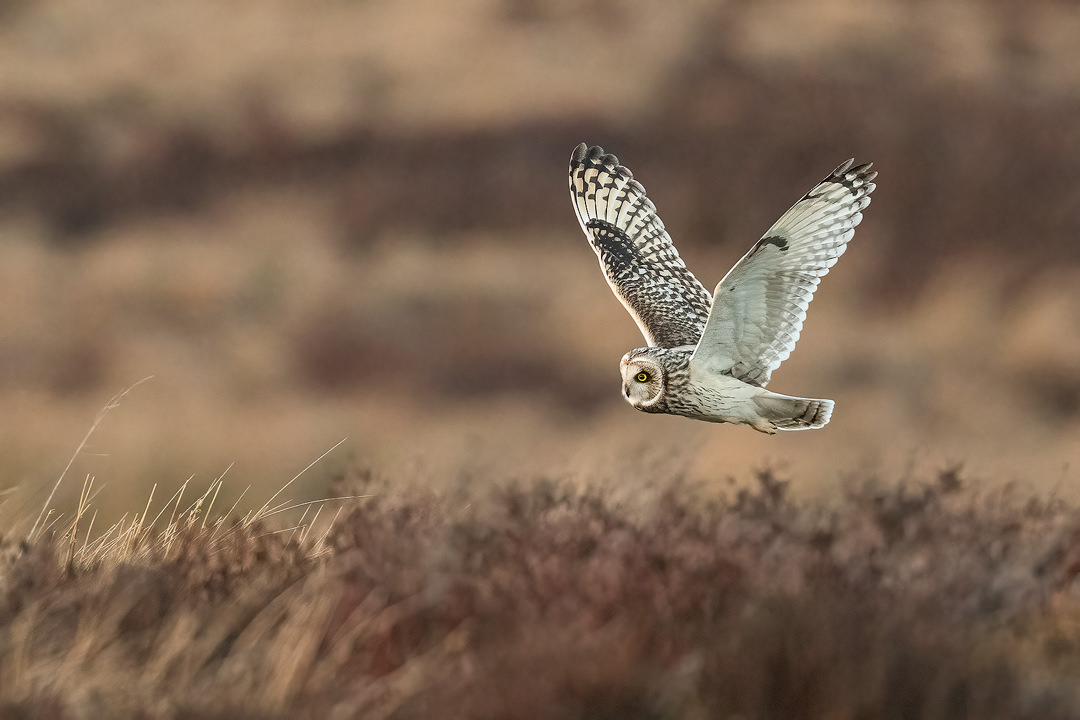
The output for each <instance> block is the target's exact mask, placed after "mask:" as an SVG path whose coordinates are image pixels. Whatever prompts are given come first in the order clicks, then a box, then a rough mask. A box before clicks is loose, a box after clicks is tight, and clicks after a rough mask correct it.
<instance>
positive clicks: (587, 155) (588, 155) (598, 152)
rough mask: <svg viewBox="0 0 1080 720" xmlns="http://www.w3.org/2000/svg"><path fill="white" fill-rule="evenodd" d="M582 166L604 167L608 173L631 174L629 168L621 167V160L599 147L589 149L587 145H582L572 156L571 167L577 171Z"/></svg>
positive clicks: (594, 146) (575, 149)
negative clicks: (620, 172)
mask: <svg viewBox="0 0 1080 720" xmlns="http://www.w3.org/2000/svg"><path fill="white" fill-rule="evenodd" d="M581 165H591V166H593V167H603V168H604V169H605V170H607V171H608V172H616V171H622V172H626V173H629V170H628V169H627V168H624V167H622V166H621V165H619V158H617V157H616V156H614V155H612V154H611V153H607V152H604V148H602V147H600V146H599V145H593V146H592V147H588V146H586V145H585V143H581V144H580V145H578V146H577V147H576V148H574V152H573V154H571V155H570V167H571V168H574V169H576V168H577V167H579V166H581Z"/></svg>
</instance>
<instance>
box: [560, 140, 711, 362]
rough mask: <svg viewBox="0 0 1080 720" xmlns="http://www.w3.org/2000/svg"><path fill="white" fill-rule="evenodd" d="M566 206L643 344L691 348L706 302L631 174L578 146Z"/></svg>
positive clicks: (698, 334)
mask: <svg viewBox="0 0 1080 720" xmlns="http://www.w3.org/2000/svg"><path fill="white" fill-rule="evenodd" d="M570 199H571V200H572V201H573V203H574V211H575V212H576V213H577V218H578V222H579V223H580V224H581V229H582V230H584V231H585V236H586V237H587V238H588V240H589V245H590V246H592V249H593V251H594V252H595V253H596V256H597V258H599V260H600V268H601V269H602V270H603V271H604V276H605V277H606V278H607V281H608V285H610V286H611V290H612V292H614V293H615V297H617V298H618V299H619V301H620V302H622V304H623V306H624V307H625V308H626V309H627V310H628V311H629V313H630V315H631V317H633V318H634V321H635V322H636V323H637V325H638V327H639V328H640V329H641V333H642V334H643V335H644V336H645V340H646V341H647V342H648V343H649V345H651V346H660V347H679V346H683V345H695V344H697V342H698V339H699V338H700V337H701V332H702V330H703V329H704V328H705V322H706V319H707V318H708V315H709V306H710V305H711V304H712V296H711V295H710V294H709V291H708V290H707V289H705V286H704V285H702V284H701V283H700V282H698V279H697V278H696V277H694V275H693V273H691V272H690V271H689V270H688V269H687V267H686V264H685V263H684V262H683V260H682V258H681V257H679V253H678V251H677V250H676V249H675V245H674V244H673V243H672V242H671V237H670V236H669V235H668V233H667V230H665V229H664V223H663V222H662V221H661V220H660V218H659V216H657V214H656V206H655V205H653V204H652V202H651V201H650V200H649V198H648V197H647V196H646V194H645V188H643V187H642V186H641V183H639V182H638V181H637V180H635V179H634V175H633V173H631V172H630V170H629V169H628V168H626V167H623V166H622V165H620V164H619V159H618V158H617V157H615V156H614V155H610V154H606V153H605V152H604V150H603V148H600V147H597V146H593V147H586V146H585V143H582V144H581V145H578V146H577V148H575V149H574V153H573V155H571V157H570Z"/></svg>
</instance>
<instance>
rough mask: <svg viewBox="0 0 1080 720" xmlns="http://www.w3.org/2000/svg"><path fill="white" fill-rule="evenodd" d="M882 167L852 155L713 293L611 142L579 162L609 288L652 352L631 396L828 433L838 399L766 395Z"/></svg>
mask: <svg viewBox="0 0 1080 720" xmlns="http://www.w3.org/2000/svg"><path fill="white" fill-rule="evenodd" d="M875 177H877V173H876V172H871V170H870V165H869V164H867V165H854V161H853V160H848V161H847V162H846V163H844V164H843V165H841V166H840V167H838V168H836V169H835V170H833V171H832V172H831V173H830V174H829V175H828V177H826V178H825V179H824V180H822V181H821V182H820V183H818V184H817V185H816V186H814V188H813V189H812V190H811V191H810V192H808V193H807V194H806V195H804V196H803V198H802V199H801V200H799V201H798V202H797V203H795V205H793V206H792V207H791V209H790V210H788V211H787V212H786V213H784V214H783V215H782V216H781V217H780V219H779V220H777V221H776V224H775V225H773V226H772V227H771V228H769V230H768V232H766V233H765V235H764V236H762V238H761V239H760V240H758V241H757V242H756V243H754V246H753V247H751V248H750V251H749V252H748V253H746V255H744V256H743V258H742V260H740V261H739V262H738V263H736V265H735V267H733V268H732V269H731V270H730V271H729V272H728V274H727V275H726V276H725V277H724V279H723V280H721V281H720V284H719V285H717V286H716V290H715V291H714V292H713V293H712V294H710V293H709V291H708V290H706V289H705V287H704V286H703V285H702V284H701V283H700V282H698V280H697V278H695V277H694V275H693V273H691V272H690V271H689V270H687V268H686V265H685V264H684V263H683V261H682V258H680V257H679V253H678V251H676V250H675V246H674V245H673V244H672V242H671V238H670V237H669V236H668V234H667V231H666V230H665V229H664V223H663V222H661V220H660V218H659V217H658V216H657V214H656V206H655V205H653V204H652V202H651V201H650V200H649V198H647V197H646V196H645V188H643V187H642V186H641V184H640V183H639V182H638V181H636V180H634V176H633V174H632V173H631V172H630V170H628V169H627V168H625V167H623V166H622V165H620V164H619V159H618V158H617V157H615V156H614V155H609V154H606V153H604V150H603V148H600V147H595V146H594V147H591V148H588V147H586V146H585V144H584V143H582V144H581V145H578V146H577V148H575V149H574V154H573V155H572V156H571V157H570V198H571V200H573V203H574V210H575V211H576V212H577V218H578V222H580V223H581V228H582V229H583V230H584V231H585V235H586V236H587V237H588V239H589V244H590V245H591V246H592V249H593V250H594V251H596V255H597V257H599V258H600V268H601V269H602V270H603V271H604V275H605V276H606V277H607V281H608V284H609V285H611V289H612V290H613V291H614V292H615V296H616V297H618V298H619V300H620V301H621V302H622V304H623V305H624V306H625V307H626V309H627V310H628V311H629V312H630V315H631V316H632V317H633V318H634V320H635V321H636V322H637V324H638V327H639V328H641V332H642V333H643V334H644V335H645V340H646V341H647V342H648V344H649V347H647V348H640V349H637V350H631V351H630V352H628V353H626V355H624V356H623V359H622V363H621V364H620V368H621V370H622V391H623V395H625V396H626V399H627V401H628V402H629V403H630V404H631V405H633V406H634V407H636V408H637V409H638V410H643V411H644V412H651V413H671V414H673V415H683V416H685V417H689V418H695V419H698V420H708V421H710V422H729V423H744V424H746V425H749V426H751V427H752V428H754V429H755V430H759V431H761V432H764V433H769V434H772V433H775V432H776V431H777V430H805V429H807V428H819V427H822V426H823V425H825V423H827V422H829V417H830V416H831V415H832V408H833V402H832V400H811V399H808V398H797V397H789V396H787V395H779V394H777V393H773V392H769V391H768V390H766V389H765V386H766V385H767V384H768V382H769V376H770V375H771V374H772V371H773V370H775V369H776V368H777V367H779V366H780V363H782V362H783V361H784V360H786V359H787V358H788V356H789V355H790V354H791V351H792V349H793V348H794V347H795V342H796V341H797V340H798V339H799V332H800V331H801V330H802V325H803V320H805V319H806V308H807V306H808V305H809V304H810V300H811V299H812V298H813V296H814V290H816V289H817V286H818V283H819V282H821V277H822V276H823V275H825V273H827V272H829V268H830V267H832V266H833V265H834V264H835V263H836V259H837V258H839V257H840V256H841V255H842V254H843V253H844V250H845V248H846V247H847V243H848V241H849V240H851V237H852V236H853V235H854V234H855V226H856V225H858V224H859V221H861V220H862V211H863V210H865V209H866V206H867V205H869V204H870V193H871V192H873V191H874V182H873V180H874V178H875Z"/></svg>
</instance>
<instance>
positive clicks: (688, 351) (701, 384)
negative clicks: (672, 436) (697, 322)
mask: <svg viewBox="0 0 1080 720" xmlns="http://www.w3.org/2000/svg"><path fill="white" fill-rule="evenodd" d="M693 354H694V348H693V347H689V346H684V347H679V348H656V347H653V348H638V349H636V350H631V351H630V352H628V353H627V354H626V355H624V356H623V359H622V362H621V363H620V371H621V373H622V383H623V387H622V390H623V396H624V397H625V398H626V400H627V402H629V403H630V405H631V406H633V407H635V408H637V409H638V410H641V411H643V412H648V413H666V414H669V415H681V416H683V417H687V418H692V419H694V420H704V421H706V422H715V423H733V424H740V425H750V426H751V427H753V428H754V429H755V430H759V431H761V432H764V433H770V434H771V433H773V432H775V431H776V430H778V429H797V428H802V427H812V426H813V425H814V424H815V423H816V424H818V426H821V425H824V424H825V423H827V422H828V421H829V416H830V415H831V414H832V405H833V403H832V401H831V400H809V399H806V398H795V397H789V396H787V395H780V394H778V393H774V392H769V391H768V390H765V389H764V388H761V387H759V386H757V385H754V384H752V383H747V382H743V381H741V380H738V379H736V378H734V377H732V376H731V375H727V374H723V373H719V374H718V373H711V372H707V371H702V369H701V368H700V367H698V368H695V367H694V366H693V365H692V364H691V362H690V361H691V359H692V357H693ZM642 374H644V375H645V377H642Z"/></svg>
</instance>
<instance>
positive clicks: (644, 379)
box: [620, 353, 667, 410]
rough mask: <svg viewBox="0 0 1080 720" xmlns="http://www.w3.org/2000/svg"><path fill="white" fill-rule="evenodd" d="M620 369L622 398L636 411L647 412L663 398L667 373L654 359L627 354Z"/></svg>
mask: <svg viewBox="0 0 1080 720" xmlns="http://www.w3.org/2000/svg"><path fill="white" fill-rule="evenodd" d="M620 367H621V370H622V391H623V397H625V398H626V401H627V402H628V403H630V404H631V405H633V406H634V407H636V408H637V409H639V410H647V409H648V408H650V407H652V406H653V405H655V404H656V403H657V402H659V401H660V399H661V398H662V397H663V396H664V391H665V389H666V387H667V373H666V372H665V370H664V368H663V367H662V366H661V365H660V363H658V362H657V361H656V360H655V359H653V358H650V357H649V356H647V355H634V354H633V353H627V354H626V355H624V356H623V359H622V363H620Z"/></svg>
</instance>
